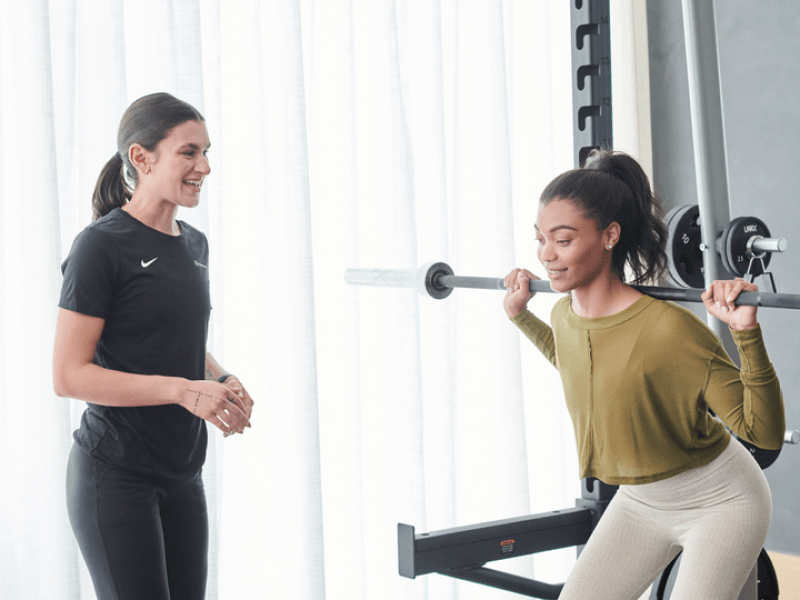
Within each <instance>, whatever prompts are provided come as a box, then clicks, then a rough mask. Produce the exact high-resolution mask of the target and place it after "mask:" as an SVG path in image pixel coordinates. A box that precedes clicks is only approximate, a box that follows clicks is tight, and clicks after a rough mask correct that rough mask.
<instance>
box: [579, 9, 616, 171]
mask: <svg viewBox="0 0 800 600" xmlns="http://www.w3.org/2000/svg"><path fill="white" fill-rule="evenodd" d="M570 4H571V8H570V22H571V29H572V119H573V122H572V131H573V142H574V143H573V148H574V152H575V166H576V167H579V166H581V165H583V163H584V162H585V161H586V157H587V155H588V154H589V152H591V151H592V150H594V149H596V148H612V147H613V140H614V136H613V121H612V102H611V33H610V23H609V12H610V8H609V0H571V3H570Z"/></svg>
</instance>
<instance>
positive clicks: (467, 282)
mask: <svg viewBox="0 0 800 600" xmlns="http://www.w3.org/2000/svg"><path fill="white" fill-rule="evenodd" d="M344 280H345V281H346V282H347V283H349V284H351V285H366V286H377V287H402V288H413V289H416V290H417V291H418V292H419V293H420V294H421V295H423V296H429V297H431V298H435V299H437V300H441V299H444V298H447V297H448V296H449V295H450V294H451V293H452V291H453V290H454V289H455V288H470V289H481V290H505V289H506V286H505V282H504V281H503V279H502V278H494V277H467V276H460V275H456V274H455V273H454V272H453V269H452V268H450V265H448V264H447V263H443V262H432V263H426V264H424V265H422V266H421V267H420V268H419V269H417V270H413V269H357V268H351V269H347V270H346V271H345V273H344ZM633 288H634V289H636V290H638V291H639V292H641V293H643V294H647V295H648V296H652V297H653V298H658V299H659V300H672V301H673V302H701V303H702V302H703V300H702V298H701V297H700V296H701V295H702V293H703V290H699V289H694V288H690V289H685V288H670V287H653V286H645V285H639V286H637V285H635V286H633ZM529 289H530V291H531V292H553V290H552V289H551V288H550V282H549V281H548V280H546V279H532V280H531V281H530V285H529ZM735 304H737V305H743V306H760V307H765V308H793V309H800V294H774V293H768V292H742V293H741V294H739V297H738V298H736V301H735Z"/></svg>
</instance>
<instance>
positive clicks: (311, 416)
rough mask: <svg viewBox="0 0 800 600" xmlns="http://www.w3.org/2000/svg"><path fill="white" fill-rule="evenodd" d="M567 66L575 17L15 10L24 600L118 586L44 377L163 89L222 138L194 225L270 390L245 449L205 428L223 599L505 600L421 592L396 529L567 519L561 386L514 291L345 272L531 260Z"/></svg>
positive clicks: (15, 475)
mask: <svg viewBox="0 0 800 600" xmlns="http://www.w3.org/2000/svg"><path fill="white" fill-rule="evenodd" d="M626 10H627V9H626ZM569 52H570V51H569V7H568V3H566V2H563V1H562V0H548V1H546V0H537V1H535V2H533V1H530V0H469V1H467V0H462V1H458V0H261V1H258V0H225V1H224V2H223V1H222V0H170V1H166V0H49V1H48V0H26V1H25V2H20V1H18V0H0V222H1V223H2V238H1V239H0V244H2V251H1V252H2V254H0V327H1V328H2V336H1V337H2V346H0V347H1V348H2V356H0V386H2V388H1V389H2V397H1V398H0V414H2V416H3V420H2V435H0V456H2V458H3V469H4V471H3V480H2V488H1V491H0V494H2V495H1V496H0V519H2V526H1V527H0V596H1V597H3V598H16V599H28V598H30V599H34V598H35V599H41V598H47V599H53V600H57V599H61V598H69V599H77V598H81V599H84V598H93V597H94V595H93V592H92V590H91V584H90V582H89V579H88V575H87V573H86V571H85V567H84V566H83V562H82V559H81V558H80V555H79V553H78V551H77V547H76V545H75V542H74V540H73V536H72V532H71V530H70V528H69V525H68V522H67V517H66V510H65V499H64V496H65V494H64V477H65V467H66V458H67V454H68V451H69V447H70V444H71V432H72V430H73V429H74V427H75V426H76V424H77V422H78V420H79V416H80V413H81V412H82V410H83V404H82V403H80V402H77V401H74V400H64V399H60V398H57V397H55V396H54V394H53V392H52V385H51V376H50V358H51V351H52V350H51V349H52V341H53V330H54V321H55V314H56V304H57V299H58V293H59V289H60V282H61V274H60V264H61V261H62V260H63V259H64V257H65V256H66V253H67V252H68V250H69V247H70V244H71V242H72V239H73V238H74V236H75V235H76V234H77V233H78V232H79V231H80V230H81V229H82V228H83V227H84V226H85V225H86V224H88V223H89V221H90V216H91V212H90V201H89V199H90V195H91V191H92V189H93V187H94V183H95V180H96V177H97V175H98V173H99V170H100V168H101V167H102V165H103V164H104V163H105V162H106V160H108V158H110V156H111V155H112V153H113V152H115V150H116V144H115V140H116V131H117V126H118V123H119V118H120V116H121V115H122V112H123V111H124V109H125V108H126V107H127V105H128V104H129V103H130V102H131V101H133V100H134V99H136V98H138V97H140V96H142V95H144V94H146V93H150V92H153V91H168V92H171V93H173V94H175V95H177V96H178V97H180V98H182V99H185V100H187V101H189V102H190V103H192V104H194V105H195V106H196V107H197V108H198V109H199V110H200V111H201V112H203V113H204V115H205V117H206V119H207V124H208V128H209V132H210V136H211V141H212V148H211V165H212V173H211V176H210V177H209V178H208V180H207V185H206V186H205V188H204V189H205V190H206V191H204V193H203V198H202V202H201V206H200V207H198V208H196V209H194V210H192V211H185V212H182V213H181V214H180V215H179V218H182V219H185V220H187V221H189V222H191V223H193V224H195V225H196V226H198V227H199V228H201V229H202V230H203V231H205V232H206V233H207V235H208V237H209V241H210V244H211V251H212V258H211V264H210V273H211V276H212V299H213V306H214V310H213V311H212V330H211V336H210V340H209V349H210V350H211V351H212V352H213V353H214V354H215V356H217V358H218V359H219V360H220V361H221V363H222V364H223V365H225V366H226V367H227V368H228V369H229V370H231V371H233V372H235V373H237V374H238V375H239V376H240V377H241V379H242V380H243V381H244V383H245V385H246V386H247V387H248V389H249V390H250V392H251V394H252V395H253V397H254V398H255V400H256V407H255V411H254V415H253V428H252V430H250V431H248V432H247V433H246V435H244V436H234V437H232V438H228V439H225V440H223V439H222V438H221V436H219V435H216V434H217V433H218V432H216V430H214V431H211V434H212V435H211V436H210V437H211V438H212V441H211V444H210V448H209V459H208V463H207V466H206V469H205V471H204V474H205V480H206V486H207V491H208V495H209V502H210V507H211V512H212V515H211V523H212V540H211V542H212V543H211V573H210V581H209V598H223V599H225V598H292V599H298V600H305V599H309V600H311V599H314V600H317V599H322V598H328V599H348V600H351V599H358V598H362V599H374V598H382V599H387V600H388V599H393V598H397V599H400V598H403V599H405V598H420V599H421V598H431V599H433V598H435V599H437V600H440V599H448V598H452V599H455V598H460V599H467V598H482V599H487V598H503V597H506V594H504V593H501V592H499V591H496V590H491V589H490V588H484V587H481V586H476V585H472V584H460V583H455V582H454V581H451V580H448V579H446V578H444V577H440V576H429V577H424V578H418V579H416V580H408V579H403V578H400V577H399V576H398V574H397V549H396V543H397V542H396V536H397V532H396V527H397V523H398V522H403V523H407V524H411V525H414V526H415V527H416V528H417V531H418V532H424V531H431V530H436V529H442V528H447V527H451V526H456V525H465V524H469V523H475V522H480V521H486V520H492V519H499V518H506V517H512V516H520V515H524V514H528V513H531V512H541V511H548V510H554V509H558V508H563V507H568V506H572V505H573V502H574V499H575V498H576V497H577V496H578V495H579V482H578V480H577V466H576V458H575V450H574V444H573V440H572V432H571V426H570V424H569V420H568V417H567V415H566V412H565V409H564V408H563V399H562V396H561V391H560V386H559V382H558V378H557V374H556V373H555V370H554V369H552V368H551V367H550V366H549V364H546V363H545V362H544V360H543V359H542V358H541V357H540V356H539V355H538V354H537V353H536V351H535V350H534V349H533V348H532V347H531V345H530V344H529V343H527V342H524V341H522V340H520V335H519V334H518V332H517V331H516V330H515V328H514V327H513V326H512V325H511V324H510V323H508V321H507V319H506V318H505V316H504V313H503V311H502V308H501V295H500V294H495V293H491V292H476V291H468V290H463V291H458V292H456V293H455V294H453V295H452V296H451V297H450V298H449V299H447V300H445V301H434V300H431V299H427V298H421V297H419V296H418V295H417V294H416V292H414V291H411V290H397V289H392V290H386V289H379V288H356V287H353V286H348V285H346V284H345V283H344V280H343V274H344V271H345V269H346V268H348V267H385V268H403V269H415V268H416V267H417V266H419V265H420V264H421V263H424V262H428V261H445V262H448V263H449V264H450V265H451V266H452V267H453V268H454V269H455V270H456V272H457V273H462V274H474V275H486V276H502V275H503V274H504V273H505V272H507V271H508V270H509V269H510V268H512V267H514V266H516V265H520V266H528V267H531V268H537V267H538V265H537V264H536V260H535V247H534V244H533V235H532V226H533V222H534V219H535V210H536V203H537V200H536V199H537V197H538V193H539V191H540V190H541V188H542V187H543V186H544V185H545V184H546V182H547V181H549V179H551V178H552V177H553V176H554V175H555V174H556V173H558V172H560V171H563V170H565V169H568V168H571V167H572V158H571V157H572V147H571V146H572V133H571V127H572V125H571V95H570V75H569V73H570V53H569ZM548 296H550V295H548ZM555 299H556V298H554V297H540V298H536V299H535V300H534V302H533V308H534V309H535V310H536V311H538V312H539V313H540V314H541V315H544V316H545V317H547V315H548V314H549V309H550V306H551V305H552V303H553V302H554V301H555ZM573 561H574V550H569V551H561V552H556V553H551V554H549V555H545V556H542V557H537V558H536V559H535V560H534V559H532V558H530V557H528V558H523V559H514V560H512V561H508V562H509V564H508V565H507V566H505V567H501V568H507V569H510V570H514V571H515V572H519V573H524V574H526V575H528V576H536V577H538V578H541V579H544V580H547V581H559V580H563V579H564V577H565V576H566V574H567V573H568V571H569V568H570V566H571V564H572V562H573Z"/></svg>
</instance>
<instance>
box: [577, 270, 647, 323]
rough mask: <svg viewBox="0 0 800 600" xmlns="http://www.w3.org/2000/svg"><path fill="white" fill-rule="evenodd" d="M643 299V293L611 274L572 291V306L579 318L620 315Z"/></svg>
mask: <svg viewBox="0 0 800 600" xmlns="http://www.w3.org/2000/svg"><path fill="white" fill-rule="evenodd" d="M641 297H642V293H641V292H639V291H637V290H635V289H633V288H632V287H631V286H629V285H627V284H625V283H623V282H622V281H621V280H620V279H619V278H618V277H617V276H615V275H612V274H611V273H609V274H608V276H607V277H604V278H598V279H595V280H594V281H592V282H591V283H589V284H587V285H584V286H581V287H579V288H576V289H574V290H572V291H571V292H570V305H571V306H572V311H573V312H574V313H575V314H576V315H578V316H579V317H585V318H588V319H597V318H599V317H608V316H610V315H615V314H617V313H620V312H622V311H623V310H625V309H626V308H628V307H629V306H631V305H632V304H633V303H634V302H636V301H637V300H638V299H639V298H641Z"/></svg>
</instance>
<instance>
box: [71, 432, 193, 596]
mask: <svg viewBox="0 0 800 600" xmlns="http://www.w3.org/2000/svg"><path fill="white" fill-rule="evenodd" d="M67 509H68V510H69V519H70V523H71V524H72V530H73V532H75V537H76V538H77V540H78V545H79V546H80V549H81V553H82V554H83V558H84V560H85V561H86V565H87V566H88V567H89V573H90V574H91V576H92V582H93V583H94V589H95V593H96V594H97V598H98V600H128V599H130V600H142V599H143V598H147V599H148V600H170V599H172V600H202V599H203V598H204V597H205V591H206V578H207V573H208V511H207V508H206V499H205V492H204V490H203V481H202V478H201V476H200V474H198V475H197V476H196V477H195V478H194V479H192V480H190V481H185V482H165V481H161V480H155V479H151V478H148V477H144V476H142V475H137V474H135V473H131V472H129V471H125V470H122V469H114V468H110V467H105V466H103V465H101V464H99V463H98V462H97V461H95V460H94V459H93V458H91V457H90V456H89V455H87V454H86V453H85V452H84V451H83V450H81V449H80V448H79V447H78V446H77V445H73V447H72V452H71V454H70V458H69V466H68V468H67Z"/></svg>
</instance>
